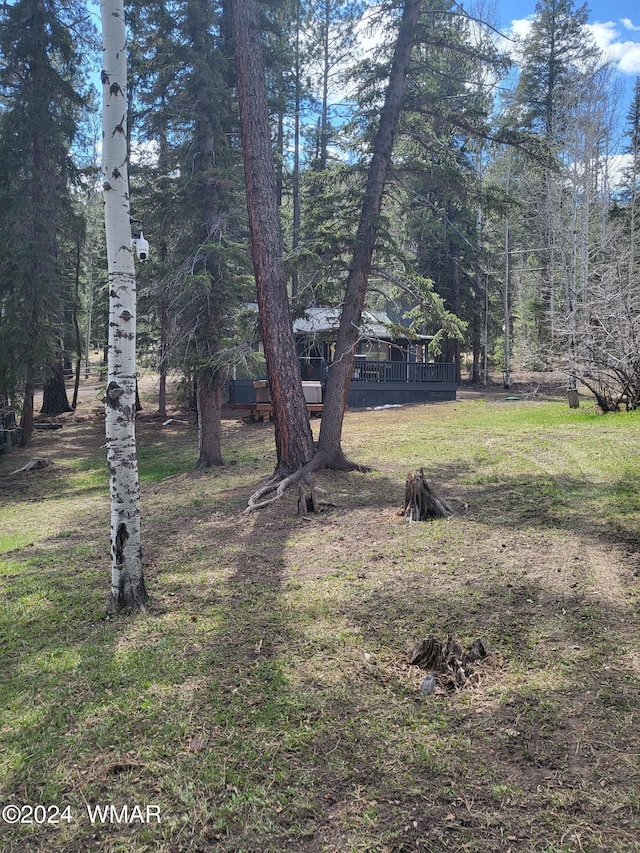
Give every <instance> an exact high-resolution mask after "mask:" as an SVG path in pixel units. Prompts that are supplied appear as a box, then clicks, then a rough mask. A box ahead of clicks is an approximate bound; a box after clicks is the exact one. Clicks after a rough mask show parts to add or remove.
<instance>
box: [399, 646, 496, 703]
mask: <svg viewBox="0 0 640 853" xmlns="http://www.w3.org/2000/svg"><path fill="white" fill-rule="evenodd" d="M488 654H489V646H488V644H487V641H486V640H484V639H483V638H482V637H479V638H478V639H477V640H476V641H475V642H474V643H473V645H472V646H471V647H470V648H469V650H468V651H466V652H465V651H463V649H462V647H461V646H460V645H459V644H458V643H457V642H456V641H455V640H454V638H453V636H452V635H451V634H449V636H448V637H447V642H446V643H441V642H440V640H436V638H435V637H426V638H425V639H424V640H420V642H419V643H417V644H416V645H415V647H414V649H413V651H412V652H411V657H410V658H409V663H410V664H411V665H412V666H418V667H420V669H425V670H428V671H429V672H432V673H433V674H434V676H435V677H436V680H437V682H438V683H439V684H440V685H441V686H442V687H444V688H445V690H448V691H453V690H456V689H458V688H460V687H463V686H464V685H465V684H466V682H467V681H468V679H469V678H470V676H471V675H472V674H473V666H472V664H474V663H476V661H479V660H483V659H484V658H486V657H487V655H488Z"/></svg>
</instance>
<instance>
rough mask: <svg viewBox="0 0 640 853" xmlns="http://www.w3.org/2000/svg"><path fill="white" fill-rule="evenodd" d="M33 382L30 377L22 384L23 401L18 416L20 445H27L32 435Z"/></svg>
mask: <svg viewBox="0 0 640 853" xmlns="http://www.w3.org/2000/svg"><path fill="white" fill-rule="evenodd" d="M33 393H34V388H33V382H32V381H31V380H30V379H27V381H26V382H25V384H24V402H23V404H22V415H21V416H20V447H29V445H30V444H31V439H32V437H33Z"/></svg>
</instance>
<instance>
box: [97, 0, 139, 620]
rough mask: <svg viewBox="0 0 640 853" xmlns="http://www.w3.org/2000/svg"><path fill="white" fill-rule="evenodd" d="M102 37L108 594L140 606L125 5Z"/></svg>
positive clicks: (105, 10) (111, 7)
mask: <svg viewBox="0 0 640 853" xmlns="http://www.w3.org/2000/svg"><path fill="white" fill-rule="evenodd" d="M100 11H101V16H102V37H103V68H102V96H103V110H102V174H103V184H102V186H103V190H104V205H105V227H106V238H107V262H108V267H109V344H108V359H107V362H108V385H107V392H106V396H105V424H106V439H107V464H108V468H109V481H110V492H111V594H110V602H109V603H110V607H111V608H113V609H116V610H124V609H131V608H134V609H143V608H144V603H145V601H146V598H147V595H146V590H145V583H144V575H143V571H142V554H141V548H140V491H139V486H138V460H137V453H136V437H135V409H136V279H135V269H134V264H133V246H132V241H131V224H130V220H129V177H128V169H127V166H128V163H127V122H126V115H127V100H126V91H127V60H126V30H125V11H124V7H123V5H122V3H119V2H117V0H102V3H101V5H100Z"/></svg>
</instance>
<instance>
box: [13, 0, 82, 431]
mask: <svg viewBox="0 0 640 853" xmlns="http://www.w3.org/2000/svg"><path fill="white" fill-rule="evenodd" d="M87 19H88V16H87V13H86V8H85V6H84V3H83V2H82V0H74V2H70V3H65V4H63V5H61V4H58V3H54V2H51V0H16V2H15V3H11V4H4V5H2V7H0V56H1V58H2V61H1V62H0V99H1V102H2V112H1V113H0V234H1V235H2V250H1V251H0V300H1V301H0V393H2V394H4V395H7V394H8V395H13V393H14V391H15V389H16V388H17V387H18V386H19V385H22V387H23V389H24V393H23V409H22V418H21V426H22V442H23V444H24V445H28V444H29V443H30V441H31V435H32V429H33V415H34V412H33V395H34V389H35V385H36V383H37V382H38V381H43V380H46V379H48V378H49V376H50V371H51V366H52V365H54V364H56V363H57V362H58V359H59V349H60V347H59V340H60V337H61V326H62V325H63V322H64V308H65V299H66V296H67V294H66V292H65V286H64V281H65V275H64V270H63V269H62V268H61V258H63V257H64V252H63V251H61V243H62V242H63V241H64V240H65V239H69V238H70V236H71V233H72V223H73V213H72V203H71V188H72V182H73V180H74V177H75V174H76V170H75V167H74V164H73V161H72V156H71V151H72V147H73V143H74V139H75V137H76V133H77V129H78V122H79V111H80V109H81V108H82V107H83V105H84V99H83V98H82V96H81V95H80V94H79V91H80V89H81V87H82V82H83V78H82V71H83V43H84V44H85V45H86V42H87V40H90V39H91V38H92V33H91V31H90V29H89V28H88V27H87V25H86V23H85V21H86V20H87ZM67 280H68V277H67Z"/></svg>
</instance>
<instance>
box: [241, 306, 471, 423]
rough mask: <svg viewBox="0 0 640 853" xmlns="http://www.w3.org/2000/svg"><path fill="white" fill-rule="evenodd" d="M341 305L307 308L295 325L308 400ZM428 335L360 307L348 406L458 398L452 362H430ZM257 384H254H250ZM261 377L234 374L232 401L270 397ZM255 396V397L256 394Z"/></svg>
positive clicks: (321, 379) (314, 395) (326, 365)
mask: <svg viewBox="0 0 640 853" xmlns="http://www.w3.org/2000/svg"><path fill="white" fill-rule="evenodd" d="M339 322H340V309H339V308H308V309H307V310H306V311H305V313H304V314H303V316H301V317H298V318H296V319H295V320H294V323H293V333H294V338H295V341H296V349H297V352H298V357H299V359H300V372H301V375H302V381H303V388H304V389H305V396H306V398H307V403H308V404H314V405H315V404H317V403H321V402H322V395H323V391H324V387H325V385H326V381H327V373H328V370H329V369H330V366H331V363H332V361H333V357H334V354H335V342H336V336H337V329H338V324H339ZM429 341H430V338H429V337H428V336H426V335H422V336H418V337H417V338H416V337H415V336H413V335H412V336H410V335H409V333H408V332H407V334H406V336H403V335H402V328H401V327H399V326H398V324H396V323H393V322H392V321H391V319H390V318H389V317H388V315H387V314H385V313H384V312H381V311H363V312H362V320H361V325H360V340H359V341H358V344H357V348H356V353H355V359H354V365H353V376H352V378H351V386H350V388H349V396H348V400H347V404H348V406H349V408H370V407H376V406H387V405H403V404H407V403H426V402H434V401H442V400H455V399H456V382H455V365H454V364H453V363H439V362H430V361H428V346H429ZM254 386H255V387H254ZM265 389H266V385H265V376H256V377H251V378H244V379H243V378H236V379H234V380H233V381H232V382H231V388H230V403H231V404H233V405H238V406H242V405H245V406H246V405H247V404H249V403H254V402H266V401H268V396H265V395H267V394H268V389H266V390H265ZM256 395H257V397H256Z"/></svg>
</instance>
